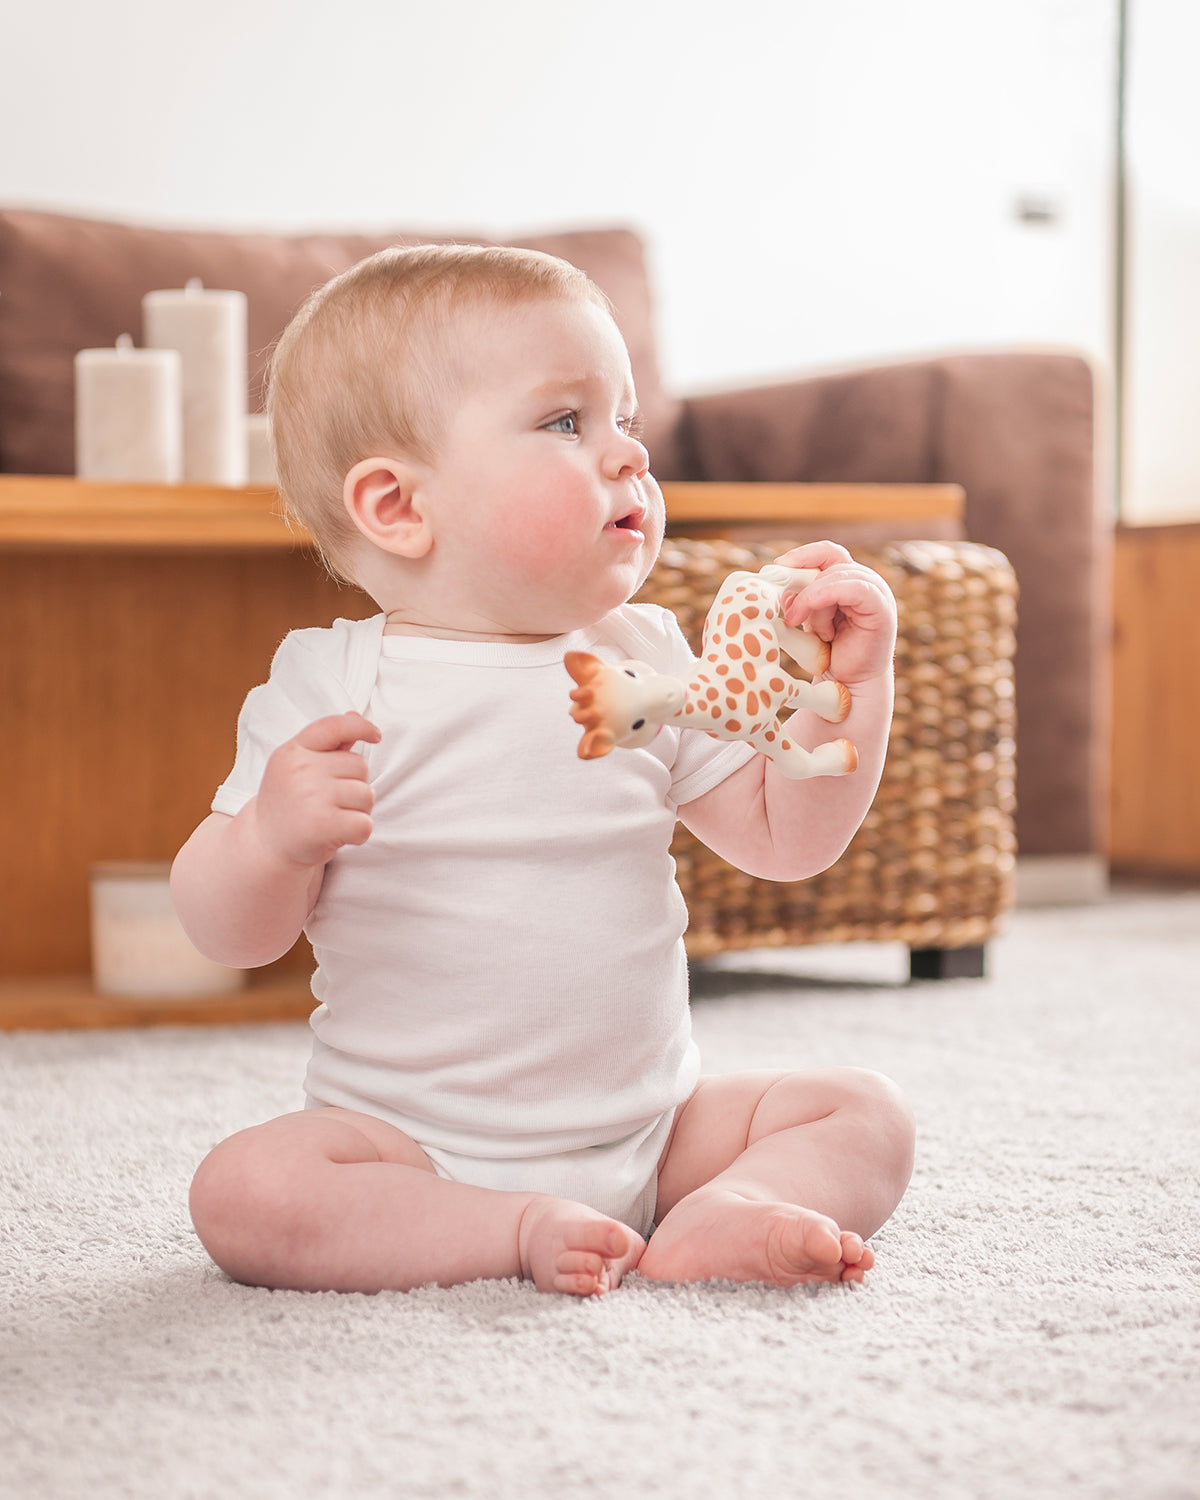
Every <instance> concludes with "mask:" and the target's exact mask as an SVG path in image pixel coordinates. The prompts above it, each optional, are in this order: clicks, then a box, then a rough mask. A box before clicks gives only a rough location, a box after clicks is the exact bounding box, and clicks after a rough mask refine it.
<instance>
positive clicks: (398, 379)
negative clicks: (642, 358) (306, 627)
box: [267, 245, 612, 576]
mask: <svg viewBox="0 0 1200 1500" xmlns="http://www.w3.org/2000/svg"><path fill="white" fill-rule="evenodd" d="M555 299H569V300H585V301H590V302H594V303H596V304H597V305H599V306H601V307H603V308H604V309H605V311H606V312H609V313H610V314H611V310H612V309H611V307H610V305H609V302H608V299H607V298H606V297H605V296H604V294H603V292H601V291H600V289H599V288H598V287H597V286H596V285H595V283H594V282H592V281H591V280H589V279H588V277H587V276H585V275H584V273H583V272H582V271H580V270H578V269H577V268H576V267H575V266H572V265H571V264H569V262H567V261H564V260H558V259H556V258H555V257H554V256H552V255H544V254H542V253H541V252H539V251H534V250H515V249H510V248H507V247H498V246H488V247H484V246H478V245H413V246H397V247H393V248H392V249H389V250H381V251H380V252H379V253H378V254H377V255H372V256H369V257H368V258H367V259H366V260H363V261H360V262H359V263H358V264H357V265H355V266H351V267H350V269H349V270H348V271H344V272H343V273H342V274H341V275H340V276H335V277H334V278H333V280H332V281H329V282H326V284H325V285H324V286H322V287H320V288H318V290H317V291H315V292H313V294H312V295H311V296H310V297H309V298H308V300H307V301H306V302H305V303H304V304H303V306H302V307H301V308H300V310H299V312H297V313H296V315H295V317H294V318H293V319H292V321H291V322H290V323H289V324H288V326H287V328H286V329H285V330H284V332H283V334H282V336H281V337H280V339H279V342H278V344H277V345H276V348H275V351H274V353H273V355H272V357H271V362H270V368H269V372H268V378H267V412H268V414H269V416H270V425H271V441H272V446H273V448H274V452H275V466H276V472H277V474H278V478H279V489H280V493H281V495H282V498H283V503H284V506H285V508H286V510H287V513H288V514H289V516H292V517H294V518H295V519H296V520H297V521H299V522H300V523H301V524H302V525H303V526H305V527H306V528H307V529H308V531H309V532H310V533H311V535H312V536H313V538H314V540H315V541H316V543H317V546H318V548H319V549H320V552H321V555H322V558H323V559H324V562H325V564H326V566H327V567H328V568H329V570H330V572H332V573H333V574H334V575H335V576H339V575H340V576H349V575H348V569H347V564H348V561H349V558H350V556H351V552H352V547H353V545H354V544H355V542H356V541H357V539H358V535H359V533H358V531H357V529H356V528H355V526H354V523H353V522H352V521H351V519H350V517H349V515H348V514H347V512H346V509H345V506H344V504H343V502H342V485H343V481H344V480H345V477H346V475H347V474H348V473H349V471H350V470H351V469H352V468H353V467H354V465H355V464H356V463H358V462H359V461H360V460H362V459H364V458H371V457H374V456H376V455H379V456H385V455H386V456H390V455H397V456H399V455H405V456H408V457H411V458H413V459H415V460H416V461H418V462H430V461H431V460H432V459H434V458H435V457H436V454H437V450H438V442H439V439H440V436H441V423H442V422H443V421H444V419H445V417H446V416H447V414H448V412H449V410H450V402H451V399H452V397H453V396H454V394H455V391H456V390H457V389H458V388H459V385H460V382H461V379H462V373H463V372H462V369H461V368H460V360H459V358H458V355H459V350H458V349H457V348H456V347H455V340H454V333H455V327H454V323H455V317H456V314H458V313H459V312H461V311H462V310H464V309H477V308H479V307H481V306H486V305H487V304H488V303H493V304H496V305H498V306H513V305H516V304H518V303H521V302H525V301H544V300H555Z"/></svg>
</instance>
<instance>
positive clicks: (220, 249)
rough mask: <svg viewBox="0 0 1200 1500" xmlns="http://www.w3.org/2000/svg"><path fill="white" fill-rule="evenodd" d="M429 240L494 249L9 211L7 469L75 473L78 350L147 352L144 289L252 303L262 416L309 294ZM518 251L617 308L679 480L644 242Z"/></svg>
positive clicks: (586, 236) (661, 445) (4, 340)
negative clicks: (198, 285) (572, 275)
mask: <svg viewBox="0 0 1200 1500" xmlns="http://www.w3.org/2000/svg"><path fill="white" fill-rule="evenodd" d="M423 239H434V240H440V241H446V240H451V239H461V240H465V241H469V242H471V243H477V244H478V243H488V242H487V241H484V240H482V239H481V237H480V236H477V235H471V234H463V235H447V234H439V235H429V236H424V235H420V234H414V233H413V232H412V231H405V232H403V233H399V232H398V233H395V234H381V235H362V234H306V235H279V234H216V233H211V232H208V231H193V230H164V229H152V228H141V227H135V226H132V225H126V224H109V223H104V222H101V221H98V220H93V219H80V218H71V217H67V216H65V215H62V214H51V213H39V212H32V211H27V210H3V211H0V472H3V473H9V474H70V473H73V472H74V468H75V439H74V411H75V384H74V381H75V376H74V356H75V353H76V351H77V350H79V349H84V348H93V347H101V346H104V345H107V344H112V343H114V342H115V341H116V339H117V337H118V336H119V335H120V334H122V333H129V334H132V335H133V338H134V342H135V343H140V342H141V334H142V309H141V300H142V296H143V294H144V293H146V292H149V291H154V290H156V289H157V288H161V287H179V286H183V284H184V283H185V282H186V281H187V279H188V278H189V277H192V276H198V277H200V279H201V280H202V281H203V282H204V283H205V285H206V286H210V287H220V288H226V289H233V290H236V291H242V292H245V293H246V295H247V297H248V299H249V317H250V391H249V393H248V402H249V409H250V410H257V409H258V406H259V393H260V389H261V383H262V374H263V368H264V366H265V363H266V358H267V354H268V352H269V350H270V347H271V345H272V343H273V342H274V340H275V339H276V338H277V337H278V335H279V334H280V332H281V331H282V329H283V328H284V325H285V324H286V323H287V321H288V319H289V318H290V317H291V315H292V313H293V312H294V311H295V309H296V307H297V306H298V305H299V304H300V302H301V301H303V299H304V298H305V297H306V296H307V295H308V294H309V292H310V291H312V290H313V288H314V287H316V286H319V285H321V284H322V283H323V282H325V281H327V280H328V279H329V278H330V277H331V276H334V275H336V274H337V273H338V272H339V271H342V270H345V268H346V267H347V266H350V265H353V263H354V262H355V261H356V260H360V259H362V257H363V256H365V255H370V254H372V253H373V252H374V251H376V250H380V249H382V248H384V247H385V246H387V245H394V244H405V243H414V242H417V241H420V240H423ZM490 243H496V242H495V241H492V242H490ZM511 243H513V244H519V245H521V246H524V247H526V248H528V249H533V250H545V251H547V252H548V253H549V254H551V255H558V256H561V257H562V258H563V259H565V260H569V261H571V262H572V263H573V264H575V265H577V266H579V267H580V269H581V270H583V271H585V272H586V273H587V274H588V275H589V276H591V277H592V279H593V280H594V281H595V282H596V283H597V284H598V285H599V286H600V287H601V288H602V289H603V291H604V292H605V293H606V294H607V295H608V297H609V298H610V299H611V300H612V303H613V307H614V310H615V312H616V317H617V322H618V324H619V325H620V327H621V331H622V333H623V334H624V336H625V340H626V342H627V344H628V345H629V355H630V359H631V361H632V363H633V374H634V379H635V381H636V382H637V387H638V396H639V399H640V401H641V404H642V406H643V408H644V410H645V412H646V419H647V434H648V440H649V443H650V447H651V452H652V454H653V455H654V459H655V464H656V466H657V467H660V468H663V466H664V465H665V468H663V472H668V471H669V470H670V468H671V467H672V466H673V461H674V460H673V454H672V453H671V448H670V445H671V439H672V435H673V429H674V426H675V421H676V416H677V406H676V403H675V402H673V401H671V400H670V399H669V398H668V397H666V396H665V395H664V393H663V392H662V389H661V387H660V384H659V376H658V367H657V363H656V360H655V352H654V336H653V327H652V321H651V306H650V293H649V287H648V284H647V280H646V269H645V262H644V257H643V251H642V245H641V241H640V240H639V239H638V237H637V236H636V235H635V234H633V233H631V232H630V231H628V230H622V229H600V230H591V231H582V232H578V233H563V234H548V235H542V236H537V237H533V238H529V239H522V240H514V241H511Z"/></svg>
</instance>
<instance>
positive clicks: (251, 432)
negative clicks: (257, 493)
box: [246, 412, 276, 484]
mask: <svg viewBox="0 0 1200 1500" xmlns="http://www.w3.org/2000/svg"><path fill="white" fill-rule="evenodd" d="M275 477H276V476H275V455H274V453H272V452H271V419H270V418H269V417H268V416H267V415H266V413H265V412H258V413H256V414H255V415H254V416H252V417H247V418H246V483H247V484H274V483H275Z"/></svg>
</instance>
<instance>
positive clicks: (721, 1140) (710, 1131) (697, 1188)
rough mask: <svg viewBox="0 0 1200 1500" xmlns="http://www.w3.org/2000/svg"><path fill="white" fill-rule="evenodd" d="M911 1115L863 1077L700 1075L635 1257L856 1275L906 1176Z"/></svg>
mask: <svg viewBox="0 0 1200 1500" xmlns="http://www.w3.org/2000/svg"><path fill="white" fill-rule="evenodd" d="M912 1156H913V1122H912V1114H911V1112H910V1110H909V1108H908V1105H907V1104H906V1103H905V1101H904V1099H903V1098H902V1096H901V1095H900V1093H899V1091H898V1090H897V1089H896V1088H895V1086H894V1085H892V1084H891V1083H890V1082H889V1081H888V1080H887V1079H885V1078H882V1077H880V1075H878V1074H875V1073H867V1072H863V1071H861V1070H859V1069H853V1068H835V1069H830V1070H828V1071H826V1072H821V1073H741V1074H731V1075H728V1076H724V1077H714V1078H702V1079H701V1080H700V1083H699V1084H698V1085H697V1087H696V1090H695V1092H694V1093H693V1094H692V1096H691V1098H690V1099H689V1100H688V1102H687V1103H686V1104H685V1105H684V1106H683V1108H682V1109H681V1111H680V1114H679V1117H678V1119H677V1122H676V1126H675V1130H674V1134H673V1135H672V1138H671V1140H670V1142H669V1143H668V1146H667V1150H666V1152H665V1153H664V1157H663V1161H662V1164H661V1167H660V1171H659V1195H658V1214H659V1219H660V1223H659V1227H658V1229H657V1230H656V1231H655V1233H654V1236H653V1237H652V1239H651V1241H650V1244H649V1245H648V1247H647V1249H646V1253H645V1255H644V1256H643V1257H642V1260H641V1263H640V1264H639V1266H638V1272H639V1274H640V1275H643V1276H648V1277H651V1278H654V1279H657V1280H664V1281H703V1280H708V1279H710V1278H717V1277H720V1278H727V1279H729V1280H732V1281H768V1282H772V1283H774V1284H776V1285H781V1286H792V1285H796V1284H797V1283H799V1282H803V1281H861V1280H862V1278H863V1274H864V1273H865V1272H866V1271H867V1270H869V1269H870V1267H871V1265H873V1264H874V1256H873V1255H872V1253H871V1251H870V1250H869V1249H868V1248H867V1247H866V1246H865V1245H864V1243H863V1241H864V1240H865V1239H866V1238H867V1236H868V1235H871V1234H873V1233H874V1232H875V1230H876V1229H878V1228H879V1226H880V1225H881V1224H883V1223H885V1222H886V1221H887V1219H888V1218H889V1216H890V1215H891V1213H892V1210H893V1209H894V1208H895V1206H896V1204H897V1203H898V1202H899V1201H900V1198H901V1196H902V1194H903V1192H904V1189H905V1188H906V1187H907V1186H908V1179H909V1176H910V1174H911V1172H912Z"/></svg>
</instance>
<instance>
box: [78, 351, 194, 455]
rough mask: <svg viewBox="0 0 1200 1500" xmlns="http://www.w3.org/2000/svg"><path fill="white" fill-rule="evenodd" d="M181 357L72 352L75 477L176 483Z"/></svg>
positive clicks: (165, 353) (180, 430)
mask: <svg viewBox="0 0 1200 1500" xmlns="http://www.w3.org/2000/svg"><path fill="white" fill-rule="evenodd" d="M180 387H181V377H180V359H179V355H178V353H177V352H176V351H175V350H174V349H135V348H134V347H133V340H132V339H131V338H130V337H129V335H128V334H127V333H123V334H122V335H121V337H120V338H119V339H118V340H117V343H116V347H115V348H113V349H81V350H80V351H79V353H78V354H77V355H76V356H75V472H76V474H78V475H79V477H80V478H81V479H132V480H139V481H144V482H146V483H155V482H157V483H159V484H178V483H179V481H180V479H181V478H182V477H183V425H182V415H181V413H182V407H181V398H180Z"/></svg>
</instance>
